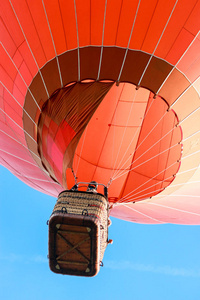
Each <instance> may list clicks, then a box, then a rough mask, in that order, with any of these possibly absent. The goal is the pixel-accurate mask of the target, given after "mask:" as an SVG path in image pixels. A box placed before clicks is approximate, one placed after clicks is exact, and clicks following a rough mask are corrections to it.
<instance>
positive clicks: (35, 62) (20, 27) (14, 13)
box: [9, 0, 49, 98]
mask: <svg viewBox="0 0 200 300" xmlns="http://www.w3.org/2000/svg"><path fill="white" fill-rule="evenodd" d="M9 2H10V5H11V7H12V10H13V12H14V15H15V17H16V19H17V22H18V24H19V27H20V29H21V31H22V34H23V36H24V39H25V41H26V43H27V46H28V48H29V50H30V53H31V55H32V57H33V60H34V62H35V64H36V66H37V68H38V72H39V74H40V77H41V79H42V82H43V85H44V88H45V91H46V93H47V97H48V98H49V92H48V90H47V86H46V83H45V81H44V78H43V76H42V73H41V70H40V68H39V66H38V63H37V60H36V58H35V56H34V54H33V51H32V50H31V47H30V45H29V43H28V40H27V38H26V35H25V33H24V30H23V28H22V25H21V24H20V22H19V19H18V16H17V13H16V11H15V9H14V7H13V5H12V2H11V0H9Z"/></svg>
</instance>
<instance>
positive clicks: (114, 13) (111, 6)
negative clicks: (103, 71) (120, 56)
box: [103, 0, 123, 46]
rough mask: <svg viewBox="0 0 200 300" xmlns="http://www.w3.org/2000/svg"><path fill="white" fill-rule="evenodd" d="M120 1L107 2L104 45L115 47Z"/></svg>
mask: <svg viewBox="0 0 200 300" xmlns="http://www.w3.org/2000/svg"><path fill="white" fill-rule="evenodd" d="M122 2H123V1H122V0H110V1H107V6H106V21H105V29H104V40H103V44H104V45H109V46H110V45H115V44H116V35H117V30H118V23H119V17H120V11H121V5H122Z"/></svg>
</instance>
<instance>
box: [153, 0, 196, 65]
mask: <svg viewBox="0 0 200 300" xmlns="http://www.w3.org/2000/svg"><path fill="white" fill-rule="evenodd" d="M195 3H196V0H191V1H188V0H182V1H178V2H177V5H176V8H175V10H174V12H173V14H172V16H171V19H170V21H169V23H168V25H167V27H166V29H165V32H164V35H163V36H162V39H161V40H160V43H159V45H158V48H157V50H156V52H155V55H156V56H158V57H161V58H164V59H167V61H169V63H172V64H175V63H176V62H177V61H178V58H179V57H180V56H181V55H182V54H183V53H184V51H185V49H187V47H188V45H189V43H190V40H191V38H190V39H188V38H187V35H186V33H184V34H185V35H186V36H185V37H184V36H183V33H181V31H185V30H184V28H183V27H184V26H185V23H186V21H187V20H188V17H189V18H190V14H191V12H192V11H193V8H194V5H195ZM187 33H188V34H189V35H192V34H191V33H190V32H189V31H188V30H187Z"/></svg>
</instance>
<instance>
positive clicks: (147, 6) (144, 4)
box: [124, 0, 158, 52]
mask: <svg viewBox="0 0 200 300" xmlns="http://www.w3.org/2000/svg"><path fill="white" fill-rule="evenodd" d="M134 2H135V1H134ZM157 3H158V1H157V0H151V1H149V0H143V1H141V2H140V6H139V10H138V14H137V17H136V20H135V24H134V28H133V33H132V38H131V41H130V46H129V48H130V49H141V48H142V46H143V43H144V41H145V37H146V35H147V33H148V30H149V26H150V23H151V20H152V18H153V15H154V12H155V9H156V7H157ZM133 16H134V15H133ZM134 17H135V16H134ZM132 25H133V21H132V24H131V27H132ZM124 27H125V28H126V20H125V22H124ZM148 52H149V51H148Z"/></svg>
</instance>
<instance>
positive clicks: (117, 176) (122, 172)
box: [114, 128, 174, 180]
mask: <svg viewBox="0 0 200 300" xmlns="http://www.w3.org/2000/svg"><path fill="white" fill-rule="evenodd" d="M173 129H174V128H172V129H171V130H170V131H168V132H167V133H166V134H165V135H164V136H162V138H160V139H159V140H158V141H157V142H156V143H155V144H153V145H152V146H151V147H150V148H148V149H147V150H146V151H145V152H143V153H142V154H141V155H140V156H139V157H138V158H136V159H135V160H134V161H133V162H132V163H131V164H130V165H129V166H128V167H127V168H125V169H124V170H122V171H121V173H120V172H119V173H118V174H117V175H116V177H115V178H114V180H115V179H117V178H119V177H121V176H123V175H124V172H127V171H132V170H133V169H135V168H136V167H138V166H136V167H134V168H133V169H129V168H130V167H131V166H132V165H133V164H134V163H135V162H136V161H137V160H138V159H140V158H141V157H142V156H143V155H144V154H146V153H147V152H148V151H149V150H151V149H152V148H153V147H154V146H155V145H156V144H157V143H159V142H160V141H161V140H162V139H163V138H164V137H166V136H167V135H168V134H169V133H170V132H171V131H172V130H173ZM169 149H171V147H170V148H167V149H166V150H164V151H163V152H165V151H167V150H169ZM136 150H137V149H136ZM158 155H159V154H157V155H156V156H158ZM156 156H154V157H153V158H155V157H156ZM147 161H148V160H146V161H144V163H146V162H147ZM139 166H140V165H139Z"/></svg>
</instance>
